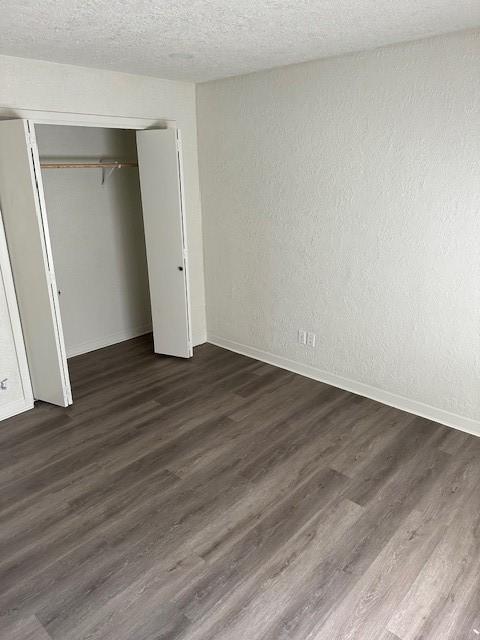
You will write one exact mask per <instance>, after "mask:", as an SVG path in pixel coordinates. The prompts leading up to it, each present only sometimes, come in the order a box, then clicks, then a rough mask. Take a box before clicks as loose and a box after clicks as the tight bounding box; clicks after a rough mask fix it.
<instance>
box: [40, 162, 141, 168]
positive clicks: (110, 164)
mask: <svg viewBox="0 0 480 640" xmlns="http://www.w3.org/2000/svg"><path fill="white" fill-rule="evenodd" d="M40 166H41V167H42V169H124V168H126V167H138V162H40Z"/></svg>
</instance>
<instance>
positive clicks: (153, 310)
mask: <svg viewBox="0 0 480 640" xmlns="http://www.w3.org/2000/svg"><path fill="white" fill-rule="evenodd" d="M0 192H1V193H2V202H1V206H2V213H3V217H4V224H5V235H6V239H7V244H8V249H9V254H10V262H11V266H12V272H13V277H14V281H15V288H16V291H17V299H18V305H19V312H20V319H21V322H22V329H23V334H24V341H25V347H26V351H27V359H28V365H29V372H30V378H31V381H32V386H33V391H34V398H35V399H38V400H44V401H46V402H51V403H53V404H59V405H61V406H68V405H69V404H71V403H72V401H73V400H74V395H75V389H73V398H72V390H71V388H70V378H69V374H68V358H72V357H75V356H78V355H81V354H84V353H87V352H90V351H94V350H97V349H101V348H103V347H106V346H109V345H112V344H116V343H119V342H122V341H124V340H129V339H131V338H134V337H136V336H139V335H142V334H146V333H150V332H152V331H153V337H154V348H153V351H154V352H155V353H157V354H165V355H173V356H177V357H184V358H188V357H191V356H192V355H193V350H192V343H191V337H190V336H191V328H190V309H189V304H190V303H189V291H188V261H187V255H188V253H187V241H186V230H185V207H184V202H183V185H182V163H181V145H180V139H179V132H178V130H177V129H174V128H170V129H148V130H138V131H137V130H132V129H119V128H109V127H97V126H95V127H87V126H68V125H63V124H34V123H33V122H32V121H27V120H8V121H3V122H0ZM99 357H100V354H99ZM152 357H153V355H152Z"/></svg>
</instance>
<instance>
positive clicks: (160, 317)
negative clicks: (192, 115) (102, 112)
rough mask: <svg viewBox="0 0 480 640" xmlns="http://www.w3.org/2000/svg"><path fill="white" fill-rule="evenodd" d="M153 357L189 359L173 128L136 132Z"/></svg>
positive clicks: (178, 166)
mask: <svg viewBox="0 0 480 640" xmlns="http://www.w3.org/2000/svg"><path fill="white" fill-rule="evenodd" d="M137 151H138V169H139V174H140V189H141V195H142V209H143V221H144V228H145V244H146V249H147V264H148V280H149V287H150V298H151V306H152V324H153V338H154V348H155V353H161V354H166V355H172V356H179V357H182V358H190V357H191V356H192V353H193V351H192V343H191V338H190V336H191V327H190V300H189V291H188V260H187V252H186V246H187V245H186V234H185V209H184V203H183V186H182V165H181V155H180V138H179V132H178V130H177V129H152V130H148V131H138V132H137Z"/></svg>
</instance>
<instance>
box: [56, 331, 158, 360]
mask: <svg viewBox="0 0 480 640" xmlns="http://www.w3.org/2000/svg"><path fill="white" fill-rule="evenodd" d="M151 331H152V326H151V325H143V326H142V327H136V328H135V329H130V330H129V331H117V332H116V333H110V334H109V335H107V336H102V337H101V338H97V339H95V340H89V341H87V342H82V343H80V344H77V345H75V346H74V347H69V348H68V349H67V358H73V357H74V356H80V355H82V354H83V353H88V352H89V351H95V350H96V349H103V347H109V346H110V345H112V344H117V342H124V341H125V340H130V339H131V338H137V337H138V336H143V335H144V334H145V333H150V332H151Z"/></svg>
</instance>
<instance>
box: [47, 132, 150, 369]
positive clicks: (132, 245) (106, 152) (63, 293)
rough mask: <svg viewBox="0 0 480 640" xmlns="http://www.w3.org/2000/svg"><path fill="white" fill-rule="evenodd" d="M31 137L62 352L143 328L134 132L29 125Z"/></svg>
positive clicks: (146, 303) (143, 260)
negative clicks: (39, 178) (43, 206)
mask: <svg viewBox="0 0 480 640" xmlns="http://www.w3.org/2000/svg"><path fill="white" fill-rule="evenodd" d="M36 137H37V146H38V152H39V156H40V164H41V167H42V181H43V189H44V194H45V204H46V211H47V216H48V226H49V230H50V242H51V245H52V254H53V262H54V266H55V275H56V282H57V288H58V294H59V302H60V313H61V319H62V325H63V335H64V339H65V349H66V355H67V357H72V356H76V355H79V354H82V353H85V352H87V351H92V350H94V349H99V348H101V347H105V346H107V345H110V344H114V343H116V342H121V341H122V340H128V339H129V338H133V337H134V336H137V335H140V334H142V333H147V332H149V331H151V329H152V317H151V309H150V296H149V288H148V268H147V256H146V250H145V235H144V229H143V215H142V203H141V194H140V181H139V175H138V164H137V147H136V141H135V132H134V131H126V130H122V129H104V128H93V127H88V128H87V127H68V126H56V125H37V126H36ZM115 163H125V164H120V165H118V166H120V167H122V168H115V169H113V170H112V168H111V167H112V165H113V166H115ZM104 164H105V165H108V168H100V165H104Z"/></svg>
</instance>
